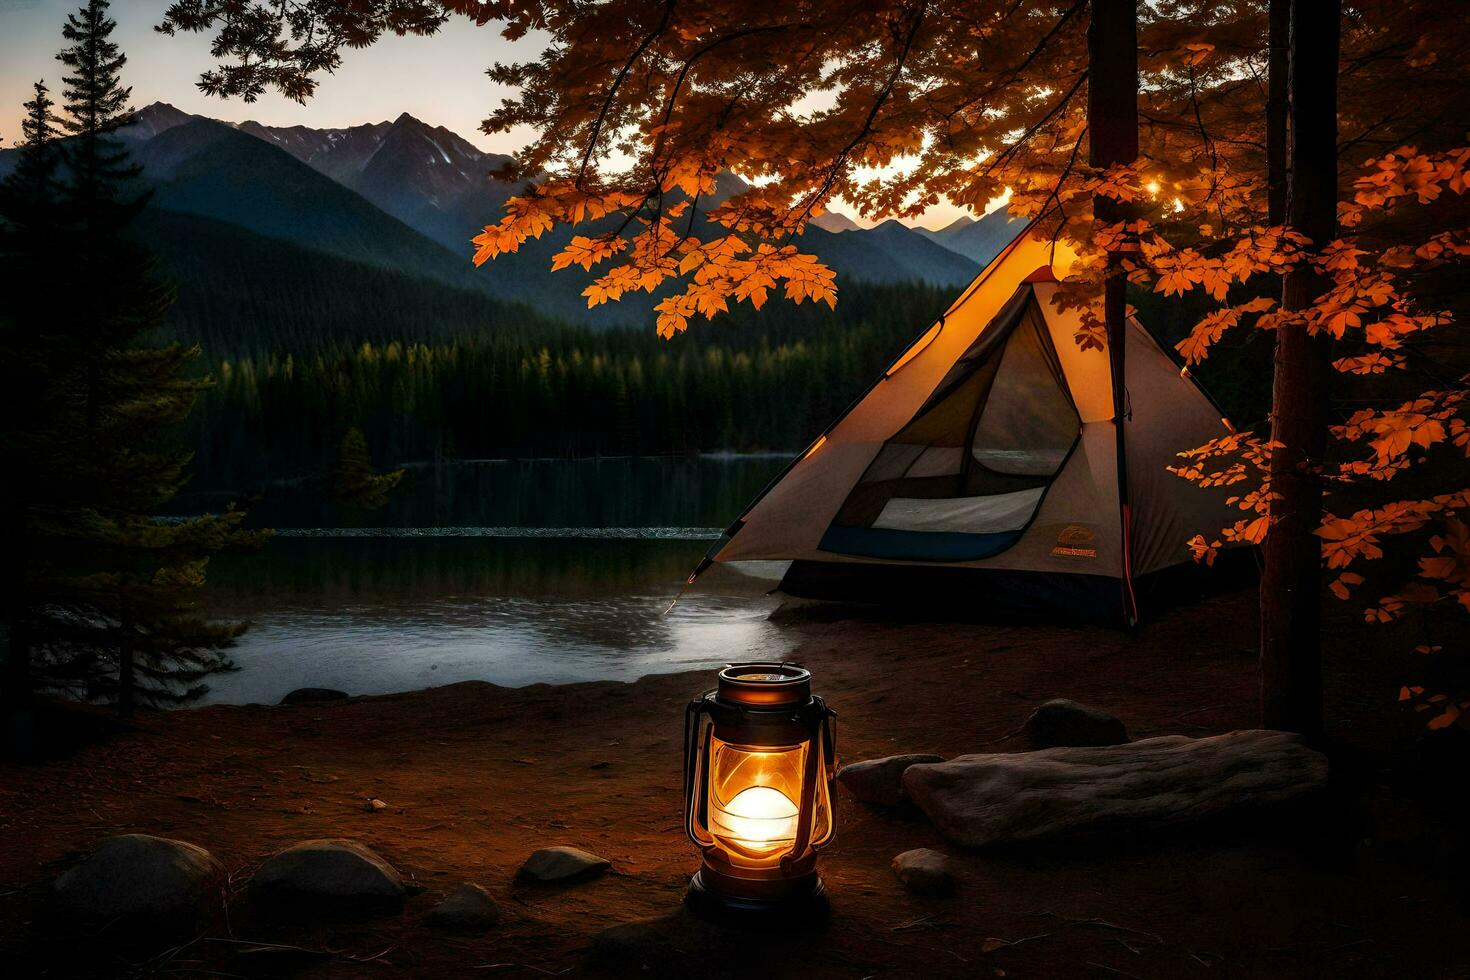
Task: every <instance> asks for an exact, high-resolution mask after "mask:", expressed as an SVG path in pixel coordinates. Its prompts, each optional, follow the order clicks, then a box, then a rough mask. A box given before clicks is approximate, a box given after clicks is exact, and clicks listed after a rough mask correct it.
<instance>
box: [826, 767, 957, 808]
mask: <svg viewBox="0 0 1470 980" xmlns="http://www.w3.org/2000/svg"><path fill="white" fill-rule="evenodd" d="M943 761H944V757H943V756H938V755H890V756H885V757H884V758H882V759H867V760H864V761H863V762H854V763H852V764H851V765H846V766H843V767H842V769H841V770H839V771H838V773H837V781H838V782H840V783H841V784H842V785H844V786H846V787H847V791H848V792H849V793H851V794H852V795H853V796H855V797H857V798H858V799H859V800H861V801H862V802H864V803H876V804H878V805H880V806H896V805H898V804H899V803H900V802H902V800H903V799H904V795H903V773H904V770H905V769H907V768H908V767H909V766H917V765H921V764H924V763H930V762H943Z"/></svg>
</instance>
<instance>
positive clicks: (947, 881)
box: [893, 847, 959, 895]
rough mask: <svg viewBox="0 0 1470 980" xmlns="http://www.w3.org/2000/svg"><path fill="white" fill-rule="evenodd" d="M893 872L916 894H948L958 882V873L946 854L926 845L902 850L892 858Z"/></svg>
mask: <svg viewBox="0 0 1470 980" xmlns="http://www.w3.org/2000/svg"><path fill="white" fill-rule="evenodd" d="M893 873H894V874H896V875H898V880H899V881H901V882H903V886H904V887H905V888H907V889H908V890H909V891H911V892H914V893H915V894H918V895H948V894H949V893H950V892H952V891H954V890H955V887H956V886H957V885H958V884H959V873H958V869H957V868H956V867H955V863H954V861H952V860H951V859H950V857H949V855H947V854H941V853H940V852H939V851H935V850H931V849H929V848H927V847H916V848H914V849H913V850H912V851H904V852H903V853H902V854H900V855H899V856H898V857H896V858H894V859H893Z"/></svg>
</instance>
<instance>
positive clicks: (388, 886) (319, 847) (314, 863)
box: [253, 840, 407, 912]
mask: <svg viewBox="0 0 1470 980" xmlns="http://www.w3.org/2000/svg"><path fill="white" fill-rule="evenodd" d="M253 885H254V887H255V888H256V889H258V890H259V891H262V892H266V893H271V894H275V895H277V896H280V897H284V898H288V899H289V898H294V899H301V900H309V902H310V907H312V908H318V907H319V908H322V909H323V910H324V911H328V912H339V911H351V910H356V909H367V908H378V907H393V906H396V905H399V904H400V903H402V901H403V898H404V895H405V894H406V893H407V889H405V888H404V886H403V879H402V878H400V877H399V875H398V872H397V871H396V870H394V868H393V866H392V865H390V864H389V863H388V862H387V861H384V860H383V859H382V858H381V857H379V856H378V855H377V854H375V853H373V851H372V850H371V849H370V848H368V847H366V846H364V845H362V844H359V843H358V842H357V841H351V840H308V841H302V842H301V843H300V844H294V845H292V846H291V847H288V848H286V849H285V850H284V851H279V852H277V853H276V854H274V855H272V856H271V857H269V858H267V859H266V861H265V863H264V864H262V865H261V866H260V870H259V871H257V872H255V879H254V881H253Z"/></svg>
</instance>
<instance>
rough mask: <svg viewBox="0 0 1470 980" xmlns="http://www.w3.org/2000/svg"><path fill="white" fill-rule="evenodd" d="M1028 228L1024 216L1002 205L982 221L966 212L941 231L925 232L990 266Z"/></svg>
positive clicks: (970, 257) (939, 241) (971, 259)
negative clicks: (1014, 213)
mask: <svg viewBox="0 0 1470 980" xmlns="http://www.w3.org/2000/svg"><path fill="white" fill-rule="evenodd" d="M1025 227H1026V220H1025V219H1024V218H1017V217H1012V216H1011V213H1010V212H1009V211H1007V210H1006V209H1005V208H999V209H997V210H995V211H992V212H990V213H989V214H987V215H985V216H984V217H982V218H981V219H980V220H978V221H977V220H975V219H974V218H971V217H970V216H969V215H963V216H961V217H959V218H957V219H955V220H954V221H953V222H951V223H950V224H948V225H946V226H944V227H943V228H941V229H940V230H938V231H929V230H927V229H925V230H923V231H922V234H923V235H924V237H925V238H928V239H929V240H930V241H933V242H937V243H938V244H940V245H942V246H944V247H945V248H947V249H949V250H950V251H952V252H955V253H957V254H959V255H963V256H964V257H965V258H967V259H969V260H970V261H972V262H974V263H976V264H978V265H981V266H986V265H989V264H990V260H991V259H993V258H995V257H996V256H997V255H999V254H1000V251H1001V249H1003V248H1005V247H1006V246H1007V245H1009V244H1010V243H1011V239H1013V238H1015V237H1016V236H1017V235H1019V234H1020V233H1021V232H1022V231H1023V230H1024V229H1025Z"/></svg>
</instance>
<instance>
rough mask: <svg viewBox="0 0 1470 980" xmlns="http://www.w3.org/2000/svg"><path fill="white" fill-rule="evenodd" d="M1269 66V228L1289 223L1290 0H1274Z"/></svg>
mask: <svg viewBox="0 0 1470 980" xmlns="http://www.w3.org/2000/svg"><path fill="white" fill-rule="evenodd" d="M1270 20H1271V37H1270V41H1269V45H1270V47H1269V56H1268V60H1267V63H1266V195H1267V197H1266V199H1267V207H1268V214H1269V222H1268V223H1269V224H1272V225H1280V224H1284V223H1285V222H1286V111H1287V110H1286V73H1287V70H1288V68H1287V50H1288V48H1289V47H1290V39H1291V0H1271V12H1270Z"/></svg>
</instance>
